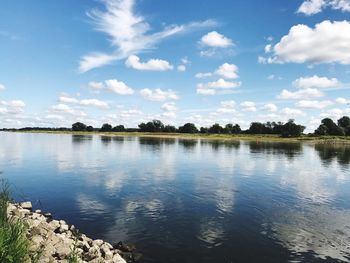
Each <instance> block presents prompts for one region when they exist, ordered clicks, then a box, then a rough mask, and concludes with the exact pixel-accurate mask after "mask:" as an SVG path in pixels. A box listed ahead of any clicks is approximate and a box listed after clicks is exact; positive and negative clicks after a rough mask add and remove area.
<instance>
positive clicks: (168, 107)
mask: <svg viewBox="0 0 350 263" xmlns="http://www.w3.org/2000/svg"><path fill="white" fill-rule="evenodd" d="M161 109H162V110H163V111H176V110H177V108H176V104H175V102H166V103H164V104H163V105H162V107H161Z"/></svg>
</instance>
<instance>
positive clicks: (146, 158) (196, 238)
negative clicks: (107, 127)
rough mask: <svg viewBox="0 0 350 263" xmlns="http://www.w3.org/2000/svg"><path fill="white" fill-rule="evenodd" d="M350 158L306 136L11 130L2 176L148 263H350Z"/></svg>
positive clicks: (1, 150)
mask: <svg viewBox="0 0 350 263" xmlns="http://www.w3.org/2000/svg"><path fill="white" fill-rule="evenodd" d="M106 146H108V147H106ZM349 155H350V147H341V146H327V145H315V146H313V145H304V144H297V143H295V144H280V143H261V142H260V143H257V142H239V141H219V140H217V141H208V140H183V139H168V138H160V139H157V138H149V137H148V138H147V137H140V138H136V137H122V136H116V137H109V136H99V135H97V136H70V135H62V136H61V135H45V134H17V133H0V165H1V166H0V170H1V171H4V173H3V175H2V176H4V177H6V178H7V179H8V180H10V181H11V183H13V185H16V187H18V188H19V189H21V190H23V192H25V195H26V196H30V197H33V200H34V199H35V200H41V202H42V203H43V204H44V207H41V208H42V209H43V208H44V210H47V211H51V212H53V213H54V215H55V217H57V218H62V219H65V220H67V221H68V222H70V223H72V224H75V225H76V226H78V227H79V228H80V229H81V231H83V232H86V233H87V234H88V235H90V236H92V237H95V238H105V239H107V240H108V241H110V242H112V243H113V242H117V241H119V240H125V241H127V242H131V243H136V245H137V246H138V248H139V249H140V250H141V251H142V252H143V253H144V254H145V257H144V258H143V261H142V262H195V263H197V262H201V263H203V262H204V263H205V262H262V260H265V261H266V260H267V261H268V262H276V263H281V262H335V261H339V262H350V259H349V255H350V202H349V201H350V191H349V188H350V173H349V163H350V157H349ZM15 195H16V196H15V197H16V198H21V195H20V194H17V192H15Z"/></svg>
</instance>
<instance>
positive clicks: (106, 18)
mask: <svg viewBox="0 0 350 263" xmlns="http://www.w3.org/2000/svg"><path fill="white" fill-rule="evenodd" d="M103 3H104V5H105V10H103V11H102V10H98V9H93V10H91V11H90V12H88V13H87V15H88V16H89V17H90V18H91V19H92V21H93V22H94V24H95V28H96V30H98V31H100V32H103V33H105V34H107V35H108V36H109V38H110V41H111V44H112V46H113V48H114V52H112V53H111V54H103V53H96V52H95V53H91V54H88V55H85V56H83V57H82V59H81V61H80V66H79V70H80V72H86V71H89V70H91V69H93V68H97V67H101V66H104V65H107V64H111V63H112V62H114V61H116V60H120V59H125V58H127V57H129V56H130V55H132V54H138V53H140V52H143V51H146V50H151V49H153V48H155V47H156V44H157V43H159V42H161V41H162V40H164V39H165V38H168V37H170V36H173V35H176V34H179V33H184V32H189V31H190V30H194V29H200V28H208V27H213V26H215V25H217V23H216V22H215V21H213V20H206V21H202V22H192V23H188V24H183V25H171V26H167V27H166V28H165V29H163V30H162V31H159V32H152V33H150V32H151V26H150V25H149V24H148V23H147V22H146V21H145V18H144V17H143V16H141V15H137V14H135V12H134V5H135V0H104V1H103Z"/></svg>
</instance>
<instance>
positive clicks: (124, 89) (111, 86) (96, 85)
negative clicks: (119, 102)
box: [88, 79, 135, 95]
mask: <svg viewBox="0 0 350 263" xmlns="http://www.w3.org/2000/svg"><path fill="white" fill-rule="evenodd" d="M88 87H89V88H91V89H93V90H95V91H96V90H97V91H101V90H108V91H111V92H114V93H117V94H119V95H132V94H134V93H135V91H134V90H133V89H132V88H130V87H128V86H127V85H126V84H125V83H124V82H123V81H119V80H116V79H109V80H105V81H104V82H90V83H89V84H88Z"/></svg>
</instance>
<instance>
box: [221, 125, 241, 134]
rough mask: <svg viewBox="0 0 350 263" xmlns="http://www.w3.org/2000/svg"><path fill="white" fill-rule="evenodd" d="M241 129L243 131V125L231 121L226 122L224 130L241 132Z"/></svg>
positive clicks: (233, 132) (226, 131)
mask: <svg viewBox="0 0 350 263" xmlns="http://www.w3.org/2000/svg"><path fill="white" fill-rule="evenodd" d="M241 131H242V130H241V127H240V126H239V125H238V124H236V125H233V124H231V123H229V124H226V126H225V129H224V132H225V133H228V134H238V133H241Z"/></svg>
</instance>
